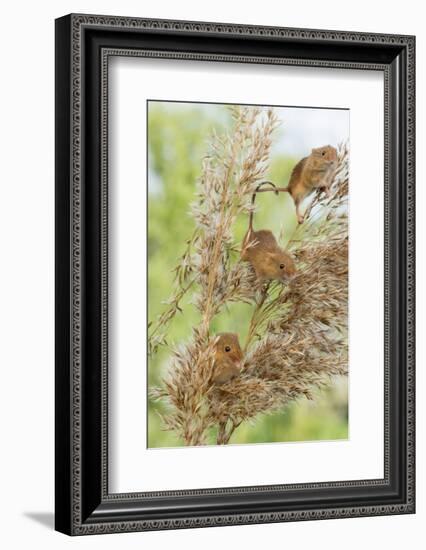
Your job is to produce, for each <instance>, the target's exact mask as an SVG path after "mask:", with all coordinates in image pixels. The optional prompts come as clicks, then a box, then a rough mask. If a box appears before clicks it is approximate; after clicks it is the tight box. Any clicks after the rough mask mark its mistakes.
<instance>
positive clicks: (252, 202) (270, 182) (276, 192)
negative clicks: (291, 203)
mask: <svg viewBox="0 0 426 550" xmlns="http://www.w3.org/2000/svg"><path fill="white" fill-rule="evenodd" d="M262 185H272V189H260V188H261V187H262ZM281 190H284V188H279V187H277V186H276V185H275V183H272V181H262V183H259V185H258V186H257V187H256V190H255V192H254V193H253V195H252V196H251V204H252V206H253V208H252V210H251V212H250V218H249V230H248V232H249V233H251V232H252V231H253V216H254V203H255V201H256V194H257V193H262V192H264V191H273V192H274V193H275V194H276V195H278V192H279V191H281Z"/></svg>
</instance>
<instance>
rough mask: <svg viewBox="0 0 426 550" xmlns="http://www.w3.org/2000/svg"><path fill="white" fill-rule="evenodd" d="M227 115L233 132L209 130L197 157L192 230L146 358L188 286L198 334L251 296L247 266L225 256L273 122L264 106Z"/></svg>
mask: <svg viewBox="0 0 426 550" xmlns="http://www.w3.org/2000/svg"><path fill="white" fill-rule="evenodd" d="M230 111H231V115H232V118H233V124H234V126H233V132H232V133H231V134H226V135H223V136H219V135H217V134H216V133H215V132H214V131H213V134H212V136H211V140H210V150H209V152H208V153H207V155H206V156H205V158H204V159H203V162H202V172H201V176H200V178H199V181H198V185H197V197H196V201H195V202H194V203H193V204H192V208H191V211H192V215H193V218H194V220H195V222H196V228H195V230H194V232H193V234H192V236H191V237H190V238H189V239H188V241H187V247H186V249H185V252H184V254H183V255H182V257H181V258H180V261H179V263H178V265H177V266H176V268H175V270H174V271H175V280H174V289H173V292H172V294H171V296H170V298H169V299H168V300H167V301H166V302H165V304H166V305H167V306H168V307H167V308H166V309H165V311H164V312H163V313H162V314H161V315H160V316H159V318H158V319H157V320H156V321H155V322H154V323H150V325H149V327H148V329H149V335H148V351H149V354H153V353H155V352H156V351H157V349H158V346H160V345H164V344H167V341H166V333H167V327H168V324H169V323H170V322H171V321H172V320H173V318H174V316H175V315H176V313H177V312H180V311H182V309H181V305H180V304H181V300H182V298H183V297H184V295H185V294H186V293H187V292H188V290H189V289H191V288H193V286H194V284H197V285H198V286H199V291H198V293H197V294H196V295H195V297H194V301H195V304H196V305H197V306H198V309H199V310H200V311H201V312H202V315H203V324H202V329H203V332H204V334H205V333H206V332H207V331H208V325H209V322H210V319H211V318H212V316H214V315H215V314H217V313H218V311H219V310H220V308H221V307H222V306H223V304H224V303H226V301H228V300H230V301H247V300H249V296H251V295H252V286H253V285H252V284H250V279H251V283H253V275H252V274H251V272H250V271H249V270H248V268H247V266H245V265H244V264H241V263H238V264H237V265H235V266H234V267H232V268H230V254H231V252H232V251H234V252H235V250H236V249H237V247H236V244H235V243H233V240H232V227H233V225H234V222H235V219H236V217H237V216H238V215H240V214H242V213H247V212H249V211H250V209H251V208H252V206H251V203H250V195H251V193H252V192H253V191H254V189H255V187H256V185H257V184H258V183H259V182H260V180H262V179H263V178H264V177H265V173H266V170H267V168H268V159H269V150H270V147H271V145H272V133H273V131H274V130H275V129H276V128H277V126H278V119H277V116H276V114H275V112H274V110H273V109H270V108H268V109H262V108H259V107H241V106H232V107H230Z"/></svg>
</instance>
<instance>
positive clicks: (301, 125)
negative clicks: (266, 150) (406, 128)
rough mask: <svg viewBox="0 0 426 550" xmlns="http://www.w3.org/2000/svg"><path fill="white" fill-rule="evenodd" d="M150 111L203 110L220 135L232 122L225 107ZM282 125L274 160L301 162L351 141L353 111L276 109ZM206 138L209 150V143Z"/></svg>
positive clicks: (174, 106)
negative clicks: (322, 149)
mask: <svg viewBox="0 0 426 550" xmlns="http://www.w3.org/2000/svg"><path fill="white" fill-rule="evenodd" d="M148 105H149V109H155V108H158V107H161V109H165V110H167V111H170V112H173V111H176V110H179V111H181V112H182V111H183V110H186V109H187V110H188V112H190V113H191V115H192V116H194V110H199V111H200V114H201V113H202V114H204V115H205V116H207V117H208V118H209V119H211V121H212V128H213V127H214V126H216V127H217V129H218V130H219V131H220V126H219V124H218V123H223V122H225V121H226V120H229V118H227V117H228V114H227V107H226V106H224V105H223V104H208V103H184V102H167V101H159V102H157V101H149V103H148ZM274 108H275V111H276V113H277V115H278V118H279V120H280V121H281V124H280V126H279V128H278V129H277V130H276V131H275V133H274V134H273V145H272V149H271V158H273V157H275V156H279V155H284V156H290V157H294V158H295V159H301V158H303V157H305V156H307V155H309V153H310V152H311V149H312V148H313V147H321V146H323V145H333V146H334V147H336V146H337V145H338V144H339V143H341V142H342V141H346V140H348V139H349V131H350V130H349V119H350V111H349V109H324V108H315V107H274ZM208 137H209V136H207V135H206V150H207V140H208ZM149 182H150V192H152V193H155V192H156V189H157V185H158V183H159V182H158V181H157V175H156V174H155V173H154V172H153V171H152V170H150V174H149Z"/></svg>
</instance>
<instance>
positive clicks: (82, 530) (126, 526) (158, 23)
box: [68, 14, 415, 535]
mask: <svg viewBox="0 0 426 550" xmlns="http://www.w3.org/2000/svg"><path fill="white" fill-rule="evenodd" d="M68 18H69V21H70V24H71V34H70V40H71V116H72V118H71V135H72V142H71V154H72V167H71V176H72V177H71V183H72V189H71V199H72V204H71V214H72V219H71V224H72V228H71V233H72V234H71V275H72V282H71V284H72V296H71V307H72V311H71V321H72V328H71V342H72V348H71V359H72V372H71V373H70V374H71V378H70V381H71V388H70V389H71V397H72V404H71V409H72V411H71V412H72V418H71V419H70V420H71V452H72V465H71V478H72V479H71V482H72V487H71V491H70V493H71V500H72V510H71V516H72V518H71V534H76V535H82V534H95V533H112V532H124V531H137V530H157V529H180V528H188V527H202V526H213V525H237V524H248V523H264V522H276V521H279V522H281V521H295V520H296V521H303V520H309V519H326V518H333V517H334V518H336V517H361V516H369V515H385V514H395V513H400V514H403V513H412V512H414V395H413V390H414V302H413V299H414V256H413V254H414V210H412V214H411V215H409V216H408V218H407V234H408V242H407V250H408V254H410V253H411V254H412V256H411V260H410V256H409V258H408V260H409V262H408V264H407V279H408V282H409V283H410V284H409V285H407V308H408V311H407V315H408V326H407V336H408V342H409V344H408V350H411V351H408V353H407V366H408V377H407V384H408V389H409V392H410V391H411V392H412V395H411V397H409V398H408V399H409V411H408V414H407V421H408V422H411V423H412V429H409V430H408V432H407V434H408V446H409V448H410V449H411V450H412V452H411V456H410V453H409V455H408V457H407V458H408V463H407V472H408V475H409V476H411V478H409V479H408V484H407V502H406V503H405V504H400V505H391V506H367V507H364V508H359V507H352V508H351V507H348V508H339V509H328V510H322V511H320V510H310V511H300V512H274V513H265V514H262V513H254V514H248V515H224V516H214V517H213V516H212V517H203V518H192V519H179V520H159V521H155V520H150V521H131V522H117V523H100V524H95V523H94V524H91V525H88V524H86V525H85V524H83V523H82V518H81V485H80V475H81V470H80V462H81V445H80V436H81V433H80V431H81V425H80V398H81V386H80V380H81V274H82V269H81V261H82V258H81V210H82V205H81V199H82V197H81V162H80V161H81V155H82V147H81V137H82V135H81V134H82V133H81V108H82V105H81V92H82V86H81V76H82V75H81V66H82V60H81V58H80V55H81V38H82V28H83V26H99V27H109V28H113V27H119V28H122V29H123V30H126V29H127V30H131V29H134V30H135V29H141V30H142V29H149V30H157V31H161V30H168V31H170V30H172V31H176V32H192V33H217V34H222V35H226V34H227V35H228V36H232V35H235V36H238V37H240V36H241V35H246V36H251V37H262V38H265V39H266V38H269V37H270V38H283V37H284V38H290V39H292V38H294V39H295V40H319V41H330V42H336V43H341V42H343V41H345V42H346V43H351V42H352V43H375V44H378V45H381V44H383V45H384V44H387V45H390V44H394V45H395V46H398V45H399V46H400V47H403V48H406V49H407V50H408V60H407V72H408V75H407V88H408V90H407V94H408V97H407V107H408V141H407V154H408V168H409V170H408V174H407V185H408V188H407V199H408V203H409V205H411V208H412V209H414V131H415V126H414V123H415V121H414V116H415V115H414V107H415V105H414V65H415V61H414V49H415V38H414V37H413V36H403V35H388V34H383V35H380V34H372V33H358V32H343V31H328V30H310V29H285V28H280V27H260V26H259V27H258V26H246V25H235V24H232V25H230V24H222V23H204V22H188V21H169V20H154V19H139V18H125V17H115V16H96V15H79V14H71V15H70V16H68ZM410 161H411V163H412V164H411V165H410ZM411 283H412V284H411ZM410 399H411V401H410ZM410 479H411V482H410Z"/></svg>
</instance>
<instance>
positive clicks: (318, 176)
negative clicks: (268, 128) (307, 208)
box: [279, 145, 337, 223]
mask: <svg viewBox="0 0 426 550" xmlns="http://www.w3.org/2000/svg"><path fill="white" fill-rule="evenodd" d="M336 164H337V150H336V149H335V148H334V147H332V146H331V145H325V146H324V147H317V148H314V149H312V152H311V154H310V155H309V156H308V157H305V158H303V159H302V160H300V161H299V162H298V163H297V164H296V166H295V167H294V168H293V171H292V173H291V176H290V181H289V184H288V187H287V188H286V189H287V190H288V192H289V193H290V194H291V196H292V197H293V200H294V204H295V205H296V215H297V221H298V222H299V223H302V222H303V218H304V216H303V215H302V214H301V213H300V204H301V202H302V201H303V199H304V198H305V197H307V196H308V195H309V194H310V193H311V192H312V191H314V190H315V189H323V190H325V191H326V193H327V194H328V193H329V189H330V185H331V183H332V178H333V173H334V169H335V167H336ZM279 190H280V191H283V190H284V189H279Z"/></svg>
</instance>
